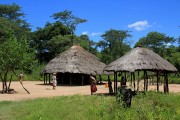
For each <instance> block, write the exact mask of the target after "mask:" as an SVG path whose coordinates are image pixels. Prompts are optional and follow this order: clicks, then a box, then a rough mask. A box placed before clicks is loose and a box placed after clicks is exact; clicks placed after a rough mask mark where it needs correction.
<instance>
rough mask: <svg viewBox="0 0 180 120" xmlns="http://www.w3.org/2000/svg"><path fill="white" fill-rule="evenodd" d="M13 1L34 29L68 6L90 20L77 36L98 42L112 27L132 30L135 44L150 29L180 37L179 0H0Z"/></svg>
mask: <svg viewBox="0 0 180 120" xmlns="http://www.w3.org/2000/svg"><path fill="white" fill-rule="evenodd" d="M12 3H16V4H18V5H19V6H21V7H22V11H23V12H24V13H25V14H27V15H26V19H27V22H29V23H30V24H31V25H32V27H31V28H32V30H35V29H36V27H44V25H45V23H46V22H54V21H53V19H52V18H51V17H50V16H51V15H52V14H53V13H57V12H62V11H64V10H66V9H67V10H70V11H72V14H73V15H75V16H77V17H79V18H84V19H87V20H88V21H87V22H86V23H82V24H79V25H78V26H77V30H76V35H81V34H87V35H88V36H89V37H90V39H91V40H94V41H96V42H98V41H99V40H101V39H102V38H101V37H100V36H101V35H102V34H104V33H105V31H107V30H110V29H116V30H129V31H131V33H130V34H131V35H132V38H129V39H128V41H129V42H131V43H132V44H134V43H136V42H137V41H138V40H139V38H141V37H144V36H146V35H147V33H148V32H151V31H157V32H161V33H164V34H166V35H168V36H172V37H175V38H177V37H179V36H180V27H178V26H180V14H179V11H180V0H0V4H12Z"/></svg>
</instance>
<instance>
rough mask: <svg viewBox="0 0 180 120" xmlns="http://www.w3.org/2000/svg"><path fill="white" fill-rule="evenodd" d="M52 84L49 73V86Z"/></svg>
mask: <svg viewBox="0 0 180 120" xmlns="http://www.w3.org/2000/svg"><path fill="white" fill-rule="evenodd" d="M50 83H51V74H50V73H49V84H50Z"/></svg>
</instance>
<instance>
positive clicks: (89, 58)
mask: <svg viewBox="0 0 180 120" xmlns="http://www.w3.org/2000/svg"><path fill="white" fill-rule="evenodd" d="M105 66H106V65H105V64H104V63H102V62H101V61H100V60H99V59H98V58H97V57H96V56H95V55H93V54H91V53H89V52H87V51H86V50H84V49H83V48H82V47H80V46H77V45H74V46H72V47H71V48H69V49H68V50H66V51H65V52H63V53H61V54H59V55H58V56H57V57H55V58H54V59H52V60H51V61H49V63H48V64H47V65H46V66H45V68H44V69H43V73H44V74H50V73H61V76H62V74H67V73H68V75H69V74H83V75H96V74H102V73H103V69H104V68H105ZM68 75H66V76H68ZM75 78H76V79H77V76H76V77H75Z"/></svg>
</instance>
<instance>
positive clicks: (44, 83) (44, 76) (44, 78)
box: [44, 73, 46, 84]
mask: <svg viewBox="0 0 180 120" xmlns="http://www.w3.org/2000/svg"><path fill="white" fill-rule="evenodd" d="M45 83H46V82H45V73H44V84H45Z"/></svg>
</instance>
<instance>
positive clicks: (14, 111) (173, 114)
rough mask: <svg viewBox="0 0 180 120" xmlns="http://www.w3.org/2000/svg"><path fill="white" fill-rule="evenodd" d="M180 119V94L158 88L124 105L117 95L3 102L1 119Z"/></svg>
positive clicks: (0, 103)
mask: <svg viewBox="0 0 180 120" xmlns="http://www.w3.org/2000/svg"><path fill="white" fill-rule="evenodd" d="M92 119H94V120H155V119H157V120H180V95H179V94H163V93H156V92H148V93H146V94H143V93H140V94H138V95H136V96H135V97H133V99H132V107H131V108H127V109H125V108H123V107H122V105H121V104H118V103H117V102H116V98H115V96H97V95H94V96H81V95H74V96H60V97H54V98H40V99H35V100H26V101H18V102H10V101H3V102H0V120H92Z"/></svg>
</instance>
